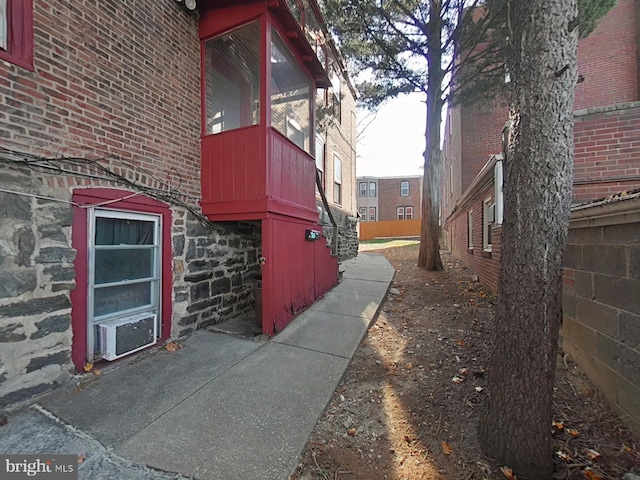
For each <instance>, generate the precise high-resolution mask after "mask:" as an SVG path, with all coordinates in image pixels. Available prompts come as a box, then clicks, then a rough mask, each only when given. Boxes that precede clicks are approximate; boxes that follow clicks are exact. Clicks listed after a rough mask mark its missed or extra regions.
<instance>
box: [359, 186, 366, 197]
mask: <svg viewBox="0 0 640 480" xmlns="http://www.w3.org/2000/svg"><path fill="white" fill-rule="evenodd" d="M360 196H361V197H366V196H367V184H366V182H360Z"/></svg>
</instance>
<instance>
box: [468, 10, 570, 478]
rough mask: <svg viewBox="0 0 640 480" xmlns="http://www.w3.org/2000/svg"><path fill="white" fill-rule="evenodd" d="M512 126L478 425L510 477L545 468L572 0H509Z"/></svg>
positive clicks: (557, 310)
mask: <svg viewBox="0 0 640 480" xmlns="http://www.w3.org/2000/svg"><path fill="white" fill-rule="evenodd" d="M507 4H508V5H509V10H510V18H509V27H510V28H511V35H510V36H511V39H510V41H511V42H512V44H511V48H512V55H511V58H510V62H509V71H510V74H511V81H512V89H513V90H512V97H511V106H510V119H511V131H510V135H509V148H508V154H507V159H506V162H505V167H506V172H505V193H504V198H505V221H504V224H503V227H502V259H501V264H500V279H499V283H498V304H497V308H496V343H495V345H494V350H493V353H492V357H491V360H490V363H489V372H488V388H487V401H486V405H485V410H484V411H483V414H482V416H481V419H480V423H479V428H478V434H479V440H480V443H481V445H482V447H483V449H484V451H485V453H486V454H487V455H488V456H490V457H493V458H496V459H497V460H498V462H499V463H500V465H508V466H509V467H511V468H512V469H513V470H514V471H515V472H516V473H517V474H518V478H535V479H547V478H551V473H552V469H553V456H552V455H553V454H552V446H551V434H550V431H551V430H550V429H551V421H552V418H551V414H552V396H553V382H554V373H555V364H556V355H557V342H558V330H559V327H560V321H561V316H562V265H563V264H562V256H563V251H564V248H565V244H566V238H567V231H568V225H569V213H570V203H571V186H572V166H573V97H574V90H575V82H576V50H577V38H578V29H577V28H572V27H571V26H570V25H572V23H571V22H572V20H574V19H575V18H576V17H577V14H578V11H577V0H510V1H508V2H507Z"/></svg>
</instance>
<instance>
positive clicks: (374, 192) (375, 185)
mask: <svg viewBox="0 0 640 480" xmlns="http://www.w3.org/2000/svg"><path fill="white" fill-rule="evenodd" d="M371 187H373V189H372V188H371ZM372 192H373V195H372ZM369 196H370V197H372V198H375V197H377V196H378V184H377V183H376V182H369Z"/></svg>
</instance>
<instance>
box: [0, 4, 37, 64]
mask: <svg viewBox="0 0 640 480" xmlns="http://www.w3.org/2000/svg"><path fill="white" fill-rule="evenodd" d="M0 60H5V61H7V62H9V63H13V64H14V65H18V66H19V67H23V68H26V69H27V70H31V71H33V0H7V49H6V50H5V49H3V48H0Z"/></svg>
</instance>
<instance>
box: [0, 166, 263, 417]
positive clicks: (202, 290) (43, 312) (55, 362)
mask: <svg viewBox="0 0 640 480" xmlns="http://www.w3.org/2000/svg"><path fill="white" fill-rule="evenodd" d="M51 180H56V182H51ZM58 180H60V181H62V183H67V184H68V183H75V182H77V181H79V180H81V179H77V178H73V177H69V178H64V177H59V176H58V177H55V178H51V177H48V176H46V175H40V174H37V173H34V172H32V171H30V170H28V169H18V168H13V167H6V166H4V165H2V163H0V185H2V189H3V190H4V192H3V191H0V225H1V226H0V265H1V266H2V268H1V270H0V408H4V407H7V406H9V405H12V404H15V403H17V402H21V401H24V400H28V399H30V398H31V397H33V396H34V395H37V394H40V393H43V392H46V391H47V390H50V389H52V388H54V387H56V386H57V385H58V384H59V383H60V382H61V381H62V380H63V379H65V378H68V377H69V375H70V374H71V373H73V371H74V366H73V364H72V362H71V356H70V353H71V342H72V337H73V335H72V328H71V312H72V308H73V305H72V304H71V301H70V293H71V290H73V289H74V288H75V286H76V282H80V281H84V282H86V281H87V279H86V278H84V279H80V278H77V276H76V272H75V270H74V265H73V261H74V259H75V257H76V251H75V249H73V247H72V243H71V234H72V229H73V228H74V225H73V215H72V205H71V203H70V200H71V193H70V191H71V192H72V191H73V190H72V189H69V188H58V187H56V186H51V185H50V183H51V184H55V183H57V181H58ZM71 181H73V182H71ZM92 184H93V185H96V186H103V187H105V186H115V185H113V184H110V182H108V181H106V180H97V179H96V180H92ZM7 191H11V192H16V193H7ZM43 197H47V198H43ZM171 213H172V214H171V216H172V220H173V223H172V242H171V243H172V245H171V246H170V248H171V250H172V256H173V261H172V263H173V264H172V267H173V268H172V270H173V278H172V279H164V281H172V284H173V294H172V297H173V313H172V318H171V337H172V338H177V337H181V336H185V335H188V334H190V333H192V332H193V331H194V330H195V329H199V328H205V327H207V326H209V325H212V324H216V323H219V322H222V321H224V320H226V319H228V318H232V317H236V316H246V315H250V314H252V312H253V309H254V305H255V299H254V298H253V293H252V292H253V290H252V288H253V277H254V276H255V275H256V274H257V272H258V271H259V266H258V257H259V252H260V228H259V225H251V224H239V223H229V224H216V228H212V227H209V226H204V225H203V224H202V223H201V221H200V219H198V218H196V216H194V215H193V214H192V213H189V212H187V210H186V209H185V208H182V207H180V206H173V207H172V208H171ZM75 341H85V340H84V339H83V338H79V339H75Z"/></svg>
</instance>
